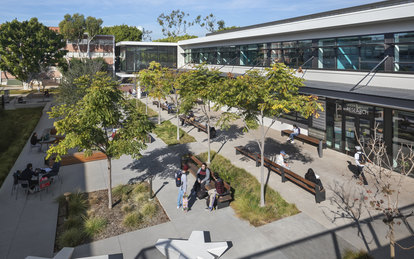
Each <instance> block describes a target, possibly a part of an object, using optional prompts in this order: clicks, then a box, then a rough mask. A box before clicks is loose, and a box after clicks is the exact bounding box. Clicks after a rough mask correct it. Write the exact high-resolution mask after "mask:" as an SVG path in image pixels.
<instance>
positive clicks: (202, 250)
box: [155, 231, 228, 259]
mask: <svg viewBox="0 0 414 259" xmlns="http://www.w3.org/2000/svg"><path fill="white" fill-rule="evenodd" d="M155 247H156V248H157V249H158V250H159V251H160V252H161V253H162V254H163V255H165V256H166V257H167V258H171V259H175V258H176V259H180V258H197V259H210V258H211V259H214V258H218V257H220V256H221V255H222V254H223V253H224V252H225V251H226V249H227V247H228V245H227V242H209V243H206V241H205V239H204V231H193V232H192V233H191V236H190V238H189V239H188V240H179V239H158V241H157V243H156V244H155Z"/></svg>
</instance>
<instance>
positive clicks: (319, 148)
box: [318, 140, 323, 158]
mask: <svg viewBox="0 0 414 259" xmlns="http://www.w3.org/2000/svg"><path fill="white" fill-rule="evenodd" d="M318 155H319V157H320V158H322V157H323V141H322V140H319V146H318Z"/></svg>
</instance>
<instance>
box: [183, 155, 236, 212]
mask: <svg viewBox="0 0 414 259" xmlns="http://www.w3.org/2000/svg"><path fill="white" fill-rule="evenodd" d="M188 158H189V160H190V162H191V163H190V164H188V167H189V171H190V173H191V174H192V175H193V176H194V177H195V178H196V179H197V171H198V168H200V167H201V165H202V163H203V162H201V161H200V160H199V159H198V158H197V157H196V156H194V155H191V154H189V155H188ZM210 177H211V180H212V181H211V182H214V181H215V180H216V179H215V178H214V173H213V172H212V171H211V169H210ZM211 182H210V183H211ZM223 183H224V188H225V189H226V192H225V193H224V194H222V195H219V197H218V199H217V209H221V208H225V207H228V206H229V205H230V202H231V201H232V200H233V198H232V191H231V186H230V185H229V184H228V183H226V182H225V181H223Z"/></svg>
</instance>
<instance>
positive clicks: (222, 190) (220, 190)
mask: <svg viewBox="0 0 414 259" xmlns="http://www.w3.org/2000/svg"><path fill="white" fill-rule="evenodd" d="M214 178H215V179H216V181H215V183H214V186H215V188H216V191H217V194H219V195H222V194H224V193H225V192H226V189H225V188H224V182H223V180H222V179H221V178H220V176H219V175H218V173H214Z"/></svg>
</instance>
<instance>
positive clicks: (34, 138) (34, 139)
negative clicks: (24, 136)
mask: <svg viewBox="0 0 414 259" xmlns="http://www.w3.org/2000/svg"><path fill="white" fill-rule="evenodd" d="M39 142H40V139H38V138H37V133H36V132H34V133H33V135H32V137H31V138H30V145H32V147H38V148H39V151H40V149H41V147H42V146H41V145H40V143H39Z"/></svg>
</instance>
